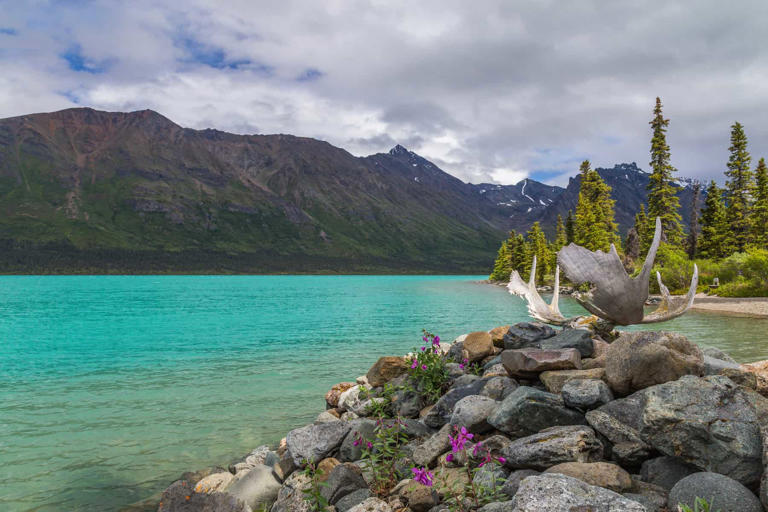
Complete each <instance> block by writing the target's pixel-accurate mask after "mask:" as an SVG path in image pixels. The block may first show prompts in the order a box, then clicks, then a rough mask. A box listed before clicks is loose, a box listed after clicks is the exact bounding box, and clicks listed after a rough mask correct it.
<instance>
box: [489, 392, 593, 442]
mask: <svg viewBox="0 0 768 512" xmlns="http://www.w3.org/2000/svg"><path fill="white" fill-rule="evenodd" d="M488 423H489V424H490V425H491V426H493V427H494V428H496V429H498V430H501V431H502V432H505V433H507V434H509V435H510V436H512V437H523V436H527V435H530V434H534V433H536V432H538V431H540V430H541V429H544V428H548V427H552V426H558V425H584V424H586V420H585V419H584V415H582V414H581V413H580V412H578V411H575V410H573V409H569V408H567V407H565V405H564V404H563V400H562V398H560V397H559V396H557V395H553V394H552V393H547V392H546V391H541V390H539V389H535V388H531V387H528V386H520V387H519V388H517V389H516V390H514V391H513V392H512V393H510V394H509V396H507V398H505V399H504V400H503V401H502V402H501V404H500V405H499V406H498V407H497V408H496V410H495V411H494V412H493V414H491V415H490V416H489V417H488Z"/></svg>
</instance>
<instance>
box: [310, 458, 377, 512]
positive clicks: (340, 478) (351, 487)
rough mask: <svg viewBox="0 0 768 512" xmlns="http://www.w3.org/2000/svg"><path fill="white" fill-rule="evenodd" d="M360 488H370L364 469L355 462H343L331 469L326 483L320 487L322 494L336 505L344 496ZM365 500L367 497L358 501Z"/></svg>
mask: <svg viewBox="0 0 768 512" xmlns="http://www.w3.org/2000/svg"><path fill="white" fill-rule="evenodd" d="M360 489H368V485H367V484H366V483H365V479H364V478H363V473H362V471H360V468H359V467H357V466H356V465H355V464H352V463H350V462H343V463H341V464H339V465H337V466H336V467H335V468H333V469H332V470H331V472H330V474H329V475H328V479H327V480H326V481H325V485H324V486H323V487H322V488H321V489H320V494H321V495H322V496H323V498H325V499H326V500H328V503H330V504H331V505H335V504H336V502H338V501H339V500H340V499H341V498H343V497H344V496H347V495H348V494H350V493H353V492H355V491H358V490H360ZM364 500H365V498H363V499H362V500H360V501H359V502H358V503H360V502H362V501H364ZM354 505H357V503H355V504H354ZM354 505H353V506H354ZM350 508H351V507H350Z"/></svg>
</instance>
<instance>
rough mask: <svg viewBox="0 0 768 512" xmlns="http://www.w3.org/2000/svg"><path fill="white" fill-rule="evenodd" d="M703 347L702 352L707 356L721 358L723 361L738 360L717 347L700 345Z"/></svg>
mask: <svg viewBox="0 0 768 512" xmlns="http://www.w3.org/2000/svg"><path fill="white" fill-rule="evenodd" d="M699 349H701V353H702V354H704V355H705V356H708V357H712V358H714V359H719V360H721V361H725V362H727V363H736V360H735V359H734V358H732V357H731V356H729V355H728V354H726V353H725V352H723V351H722V350H720V349H719V348H717V347H699Z"/></svg>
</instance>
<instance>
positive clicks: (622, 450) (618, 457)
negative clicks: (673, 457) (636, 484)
mask: <svg viewBox="0 0 768 512" xmlns="http://www.w3.org/2000/svg"><path fill="white" fill-rule="evenodd" d="M650 457H651V447H650V446H648V445H647V444H645V443H635V442H622V443H616V444H614V445H613V446H611V460H615V461H616V462H618V463H619V464H620V465H621V466H623V467H626V468H636V467H638V466H640V465H641V464H642V463H643V462H645V461H646V460H648V459H649V458H650Z"/></svg>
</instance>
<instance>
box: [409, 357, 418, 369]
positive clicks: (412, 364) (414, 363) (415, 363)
mask: <svg viewBox="0 0 768 512" xmlns="http://www.w3.org/2000/svg"><path fill="white" fill-rule="evenodd" d="M417 366H419V362H418V361H417V360H416V359H414V360H413V363H411V369H413V368H416V367H417Z"/></svg>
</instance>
